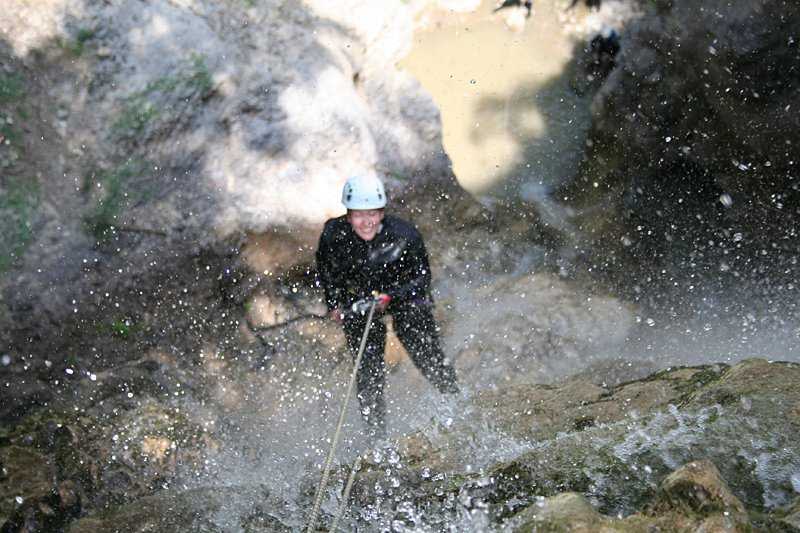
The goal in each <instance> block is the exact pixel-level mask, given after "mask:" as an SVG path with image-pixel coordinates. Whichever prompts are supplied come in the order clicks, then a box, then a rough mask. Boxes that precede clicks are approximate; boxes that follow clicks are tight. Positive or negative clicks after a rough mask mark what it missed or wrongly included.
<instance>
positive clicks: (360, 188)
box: [342, 175, 386, 209]
mask: <svg viewBox="0 0 800 533" xmlns="http://www.w3.org/2000/svg"><path fill="white" fill-rule="evenodd" d="M342 203H343V204H344V206H345V207H346V208H347V209H381V208H383V207H386V191H384V190H383V183H381V180H379V179H378V178H377V177H375V176H373V175H367V176H353V177H351V178H350V179H348V180H347V182H346V183H345V184H344V189H342Z"/></svg>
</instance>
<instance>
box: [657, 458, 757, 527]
mask: <svg viewBox="0 0 800 533" xmlns="http://www.w3.org/2000/svg"><path fill="white" fill-rule="evenodd" d="M655 508H656V509H662V508H663V509H673V510H678V511H687V512H689V513H696V514H698V515H701V516H708V515H711V514H720V513H723V514H725V516H728V517H731V520H733V521H735V522H737V523H739V524H740V525H739V527H742V528H743V527H744V524H746V523H747V522H748V520H747V512H746V510H745V507H744V505H743V504H742V502H741V501H740V500H739V499H738V498H737V497H736V496H734V495H733V493H731V491H730V489H729V488H728V486H727V484H726V483H725V480H723V479H722V477H721V476H720V473H719V470H717V467H716V466H714V463H712V462H711V461H708V460H700V461H694V462H692V463H688V464H686V465H684V466H682V467H681V468H679V469H678V470H676V471H675V472H673V473H671V474H670V475H668V476H667V477H666V478H665V479H664V481H662V483H661V488H660V491H659V494H658V497H657V500H656V503H655Z"/></svg>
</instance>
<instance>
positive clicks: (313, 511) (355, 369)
mask: <svg viewBox="0 0 800 533" xmlns="http://www.w3.org/2000/svg"><path fill="white" fill-rule="evenodd" d="M375 304H377V300H374V301H373V302H372V305H370V307H369V315H367V326H366V327H365V328H364V335H363V336H362V337H361V346H360V347H359V348H358V355H357V356H356V363H355V365H354V366H353V373H352V374H351V375H350V384H349V385H348V386H347V393H346V394H345V395H344V401H343V402H342V410H341V412H340V413H339V423H338V424H337V425H336V431H335V432H334V434H333V442H331V450H330V452H328V458H327V459H326V460H325V468H324V469H323V471H322V479H320V482H319V487H318V488H317V494H316V496H315V497H314V507H313V508H312V509H311V516H310V517H309V519H308V528H307V529H306V533H312V532H313V529H314V526H316V525H317V514H318V513H319V508H320V506H321V505H322V493H323V492H324V491H325V485H327V484H328V476H330V473H331V464H332V463H333V455H334V453H335V452H336V445H337V444H338V442H339V435H340V434H341V433H342V426H343V425H344V417H345V415H346V414H347V404H348V403H349V402H350V395H351V394H352V392H353V385H355V383H356V376H357V375H358V367H359V366H360V365H361V357H362V356H363V355H364V349H365V348H366V346H367V335H368V334H369V328H370V326H372V315H374V314H375Z"/></svg>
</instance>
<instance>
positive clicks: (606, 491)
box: [0, 360, 800, 532]
mask: <svg viewBox="0 0 800 533" xmlns="http://www.w3.org/2000/svg"><path fill="white" fill-rule="evenodd" d="M798 378H800V367H798V366H797V365H795V364H788V363H769V362H767V361H763V360H749V361H745V362H742V363H740V364H737V365H735V366H732V367H725V366H718V367H693V368H676V369H671V370H667V371H662V372H660V373H657V374H654V375H652V376H649V377H647V378H645V379H641V380H637V381H633V382H629V383H624V384H620V385H618V386H614V387H611V386H609V387H599V386H596V385H593V384H591V383H590V382H586V381H582V380H581V379H578V378H575V379H573V380H570V381H567V382H564V383H562V384H559V385H554V386H547V387H545V386H534V385H528V386H525V387H519V388H512V389H509V390H508V391H503V390H497V391H494V392H491V393H486V394H481V395H479V396H478V397H476V398H474V399H471V400H470V399H468V398H462V399H461V400H460V405H459V406H458V410H459V411H460V412H463V415H462V416H459V417H458V418H457V419H456V420H455V421H454V422H452V423H449V424H441V423H436V424H433V425H432V426H430V427H428V428H426V429H424V430H421V431H419V432H417V433H415V434H413V435H410V436H408V437H405V438H402V439H400V440H399V441H398V442H397V443H396V444H393V443H392V444H384V445H383V446H379V447H377V448H375V449H374V450H372V451H371V452H369V453H368V454H366V455H365V456H363V458H362V467H361V470H360V471H359V472H358V473H357V475H356V481H355V485H354V487H353V493H352V496H353V500H352V502H351V513H350V515H349V518H347V521H348V525H347V527H350V528H353V529H354V528H356V527H357V528H359V529H364V530H366V531H377V530H382V529H384V528H395V529H400V528H401V527H403V528H418V529H419V528H421V529H437V528H440V527H445V525H447V524H449V525H456V526H457V528H458V529H459V530H462V531H478V530H481V531H483V530H495V529H497V530H500V529H502V530H504V531H520V532H527V531H587V532H588V531H599V530H603V531H619V532H631V531H636V532H639V531H641V532H646V531H652V530H654V528H657V529H659V530H661V531H686V532H689V531H698V530H703V531H752V530H764V531H773V530H775V531H778V530H781V529H779V528H781V527H783V528H787V527H789V528H790V527H792V526H791V524H794V523H795V522H796V515H797V494H796V491H795V489H794V488H793V485H792V483H793V481H792V479H793V476H796V475H797V472H798V470H799V469H800V462H798V457H800V453H798V452H800V450H798V449H797V439H796V438H795V437H796V435H797V432H798V430H800V419H799V418H798V412H797V409H798V405H800V396H798V391H797V387H796V383H797V379H798ZM31 422H32V423H31V424H30V425H29V426H27V427H29V428H33V427H35V426H36V425H35V423H33V420H32V421H31ZM39 427H40V430H39V434H45V433H44V432H43V430H44V427H46V425H45V426H44V427H42V426H41V425H40V426H39ZM64 427H68V426H66V425H65V426H64ZM22 433H24V432H22ZM37 438H40V437H37ZM134 441H135V439H133V440H131V441H130V442H131V443H133V442H134ZM35 446H37V447H35ZM76 447H77V449H78V450H81V449H82V445H81V444H80V443H79V444H78V445H76ZM23 449H28V450H30V451H28V452H26V453H27V455H26V457H28V458H29V461H28V463H26V464H30V465H40V466H39V467H37V468H39V469H40V470H42V472H43V473H44V475H45V477H49V476H51V475H52V474H51V473H50V474H48V473H47V471H48V468H52V467H48V466H47V465H46V464H45V463H43V458H46V457H48V454H50V453H52V452H48V451H47V449H46V447H45V448H44V449H43V448H42V445H41V444H34V442H33V441H25V440H24V439H19V438H18V437H15V438H14V442H13V444H11V445H3V446H2V447H0V453H1V454H2V455H0V456H1V457H3V458H4V460H6V459H5V458H7V457H8V456H9V454H10V453H13V454H19V453H21V450H23ZM37 450H38V451H37ZM206 453H208V454H209V456H210V457H213V454H214V453H215V452H214V451H213V448H206ZM34 456H35V458H34ZM58 464H59V463H58V461H56V465H58ZM31 468H33V466H31ZM58 468H61V467H60V466H59V467H58ZM136 472H137V471H132V474H131V475H132V476H134V477H133V478H132V479H135V480H140V481H141V480H146V478H147V475H146V473H147V468H144V469H143V470H141V471H139V473H138V474H137V473H136ZM348 474H349V467H347V466H345V467H342V468H340V469H339V470H337V471H335V472H334V475H333V479H332V480H331V482H330V484H329V496H328V497H327V498H326V499H325V503H324V505H323V507H322V511H323V512H322V516H321V517H320V523H319V525H320V527H322V528H325V527H329V526H330V523H331V521H332V520H333V515H334V513H335V512H336V509H337V505H338V504H337V499H338V497H339V496H338V494H339V492H340V491H341V490H342V487H343V485H344V481H345V479H346V477H347V475H348ZM11 475H12V476H14V475H15V474H13V473H12V474H11ZM58 476H59V477H60V479H61V483H78V482H79V481H80V479H81V478H80V477H78V478H69V476H66V477H67V478H68V479H65V476H63V474H58ZM140 476H143V477H140ZM44 479H45V478H42V481H41V482H34V479H33V478H31V482H30V483H29V484H27V485H24V486H20V487H19V488H16V490H15V489H14V488H9V487H8V486H4V488H3V490H4V494H3V495H2V497H3V498H4V499H3V500H2V501H3V504H4V506H6V507H4V508H3V509H4V512H5V513H11V514H12V516H11V517H10V522H8V523H11V524H13V523H16V522H14V520H17V519H16V518H15V517H18V516H21V515H23V514H24V510H25V509H27V508H26V507H25V506H24V505H20V504H19V503H15V502H14V500H13V497H12V498H9V496H10V495H11V494H16V495H19V496H21V497H22V498H23V499H24V501H29V500H30V501H34V500H35V498H37V497H38V498H43V497H44V496H37V494H44V495H46V492H47V491H46V487H47V483H45V482H44ZM206 479H207V480H208V479H212V478H206ZM76 480H77V481H76ZM318 480H319V479H318V472H312V473H306V474H304V475H302V476H299V477H296V478H292V482H291V487H292V489H291V490H286V491H283V493H278V492H276V490H275V489H274V487H266V486H262V485H261V484H258V483H256V484H249V485H240V486H238V487H232V486H226V487H224V488H220V487H214V486H213V485H212V486H205V487H197V488H190V489H182V488H180V485H181V484H180V483H176V484H174V486H172V487H170V488H169V489H166V490H162V489H158V488H155V489H153V492H154V493H153V494H152V495H147V496H144V497H137V496H136V495H135V494H133V493H131V494H129V495H128V497H127V498H124V499H119V500H116V503H111V504H106V505H105V506H103V507H105V510H103V511H102V512H101V511H100V509H99V508H98V507H97V505H96V504H95V503H92V501H91V499H87V498H86V496H85V492H80V491H78V493H79V494H81V495H82V496H83V500H82V501H83V502H84V506H83V511H82V512H83V514H84V517H83V518H82V519H80V520H77V521H71V522H69V525H68V526H67V527H68V528H69V529H68V530H69V531H75V532H77V531H123V532H133V531H145V530H150V529H152V528H156V529H158V528H162V529H163V528H177V529H176V530H179V529H180V530H182V529H186V530H190V529H192V528H195V529H196V530H201V531H248V532H249V531H290V530H297V529H298V528H300V527H303V524H304V523H305V519H306V518H307V514H308V510H309V509H310V506H311V504H312V499H313V494H314V489H315V487H316V483H317V482H318ZM186 482H188V480H186ZM276 483H277V482H276ZM43 491H44V492H43ZM136 494H142V493H141V492H138V493H136ZM38 501H41V500H38ZM6 516H8V514H6ZM7 527H11V526H10V525H9V526H7ZM148 528H150V529H148ZM195 529H192V530H195ZM10 531H17V529H10Z"/></svg>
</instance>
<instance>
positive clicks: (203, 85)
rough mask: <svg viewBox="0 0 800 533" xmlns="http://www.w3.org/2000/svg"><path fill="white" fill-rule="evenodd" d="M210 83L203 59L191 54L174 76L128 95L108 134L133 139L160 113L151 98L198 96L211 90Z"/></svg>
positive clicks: (209, 76) (166, 77)
mask: <svg viewBox="0 0 800 533" xmlns="http://www.w3.org/2000/svg"><path fill="white" fill-rule="evenodd" d="M212 87H213V82H212V79H211V73H210V72H209V70H208V66H207V65H206V62H205V58H204V57H203V56H201V55H198V54H193V55H192V56H191V59H190V60H189V62H188V66H187V67H186V68H185V69H184V70H182V71H180V72H178V73H177V74H176V75H174V76H164V77H163V78H159V79H157V80H155V81H152V82H150V83H148V84H147V86H146V87H145V88H144V89H143V90H141V91H138V92H136V93H133V94H131V95H130V96H128V97H127V98H126V99H125V101H124V105H123V109H122V112H121V113H120V114H119V116H118V117H117V120H116V121H115V122H114V124H113V125H112V131H113V132H114V133H115V134H116V135H117V136H119V137H123V138H124V137H135V136H137V135H140V134H142V133H143V132H144V131H145V129H146V128H147V126H148V125H149V124H151V123H153V122H154V121H156V120H158V118H159V117H160V116H161V113H162V111H161V110H160V109H159V106H158V104H157V103H156V102H155V101H154V100H155V98H154V97H155V96H157V95H158V94H161V95H172V94H175V93H180V94H181V95H186V96H185V98H186V99H187V100H188V98H192V97H195V96H200V97H202V96H203V95H205V94H207V93H208V92H209V91H211V89H212Z"/></svg>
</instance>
